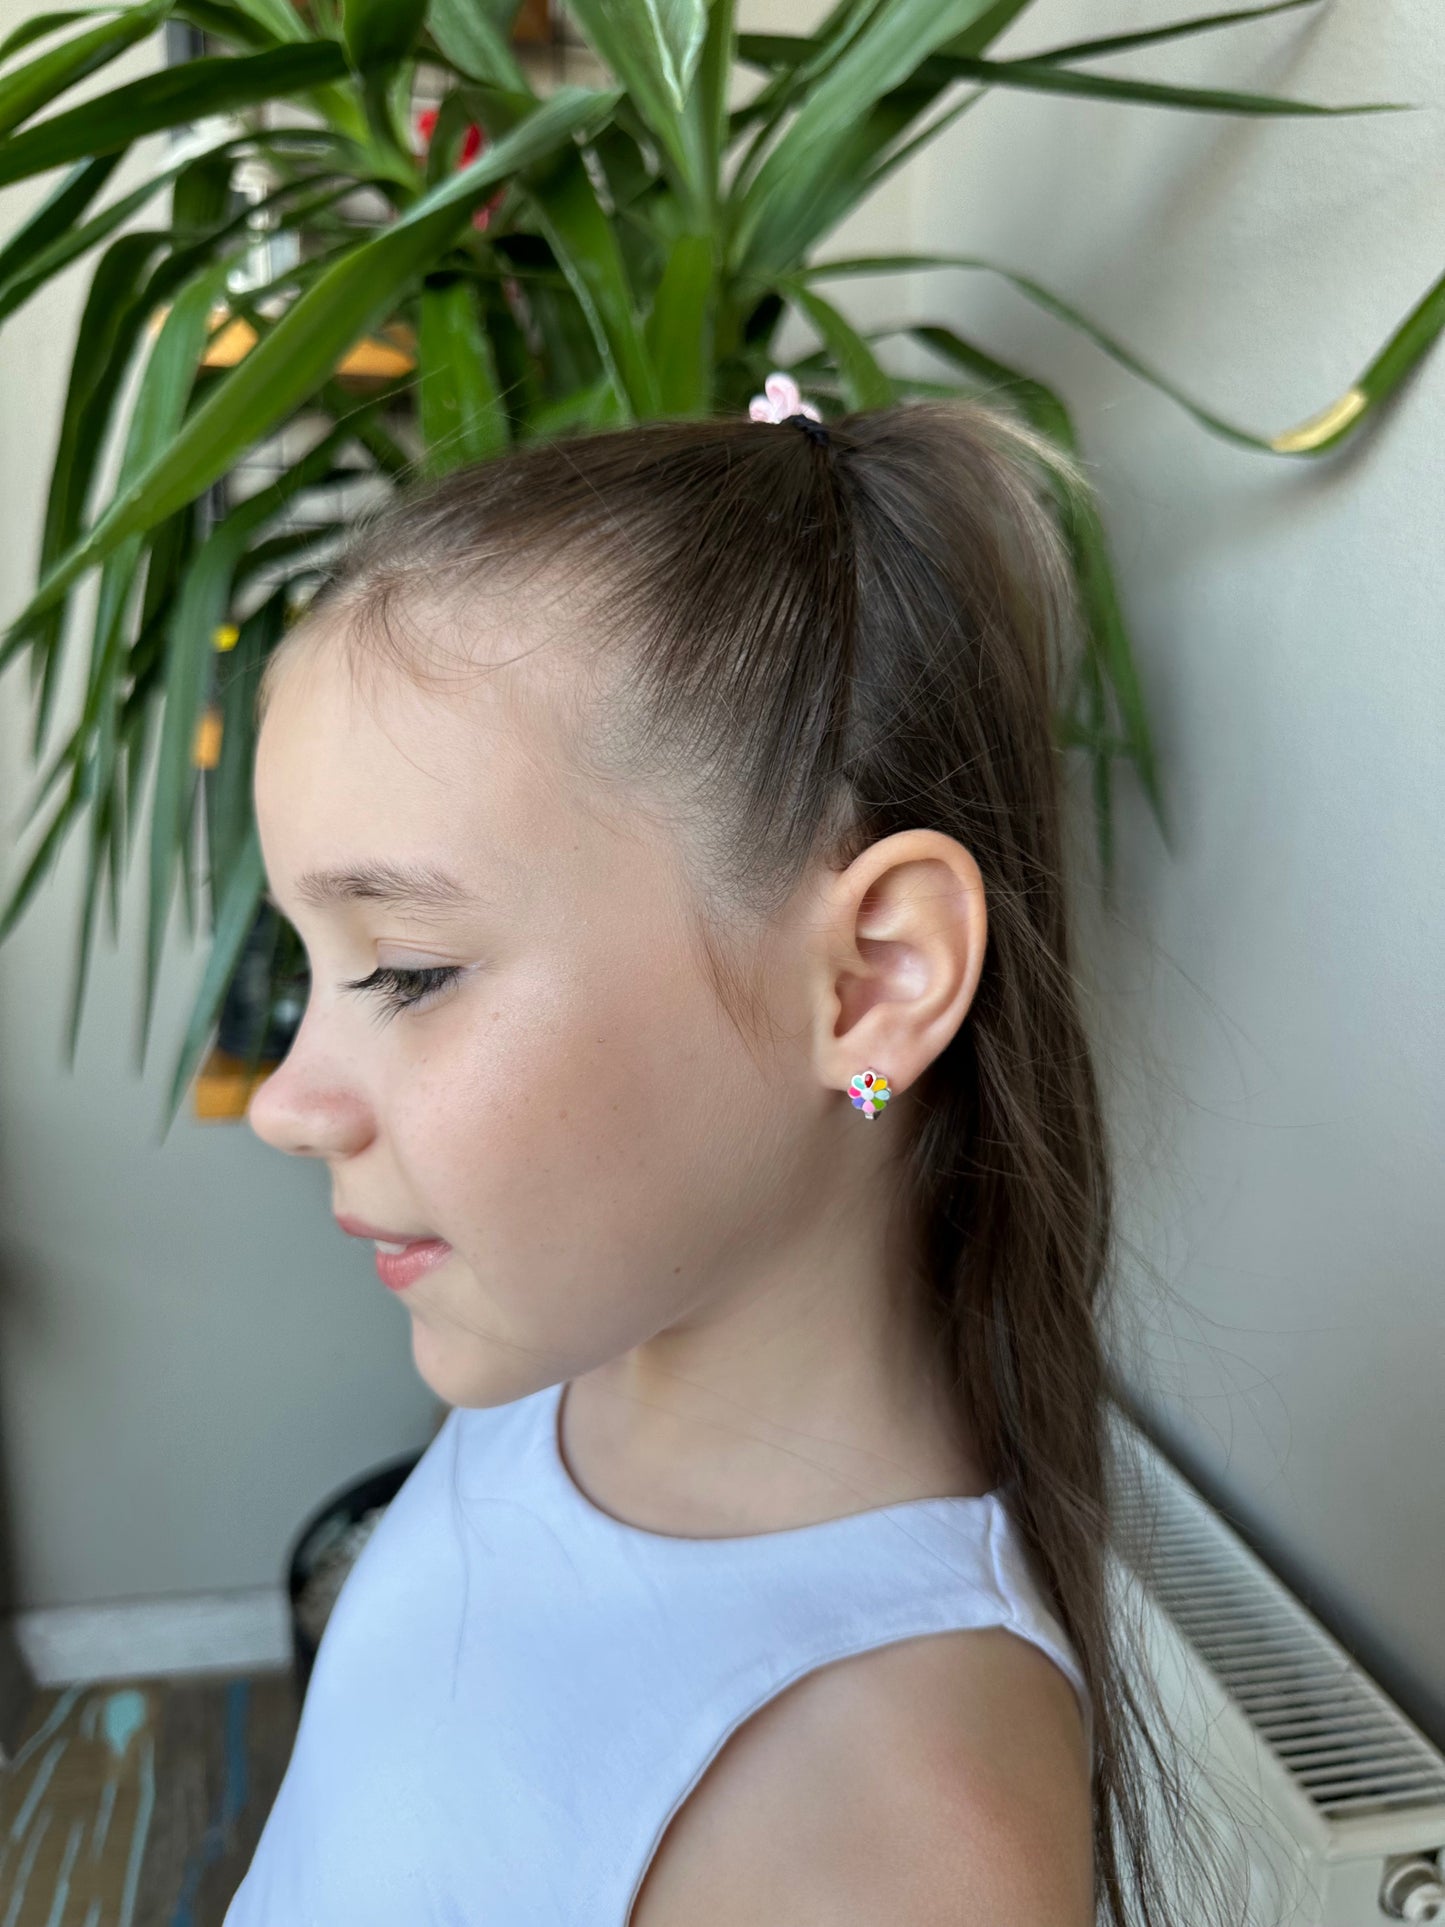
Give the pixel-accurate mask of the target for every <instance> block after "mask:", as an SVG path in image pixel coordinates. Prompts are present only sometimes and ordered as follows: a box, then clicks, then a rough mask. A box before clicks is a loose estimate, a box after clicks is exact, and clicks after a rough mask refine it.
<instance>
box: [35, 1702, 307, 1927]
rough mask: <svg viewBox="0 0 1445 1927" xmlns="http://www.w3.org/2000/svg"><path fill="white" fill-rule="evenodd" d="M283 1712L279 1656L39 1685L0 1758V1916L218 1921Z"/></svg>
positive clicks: (284, 1727)
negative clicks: (210, 1669)
mask: <svg viewBox="0 0 1445 1927" xmlns="http://www.w3.org/2000/svg"><path fill="white" fill-rule="evenodd" d="M298 1711H299V1709H298V1706H297V1703H296V1694H295V1687H294V1685H293V1681H292V1675H291V1673H290V1672H289V1670H288V1671H284V1672H268V1673H249V1674H220V1673H208V1674H193V1675H190V1676H189V1677H186V1678H179V1679H175V1678H166V1679H130V1680H117V1681H108V1682H104V1683H97V1684H89V1685H85V1686H65V1687H48V1688H41V1689H40V1690H39V1691H37V1693H36V1694H35V1697H34V1701H33V1703H32V1705H31V1708H30V1713H29V1721H28V1725H27V1727H26V1730H25V1733H24V1737H23V1739H22V1742H21V1744H20V1746H19V1748H18V1749H17V1752H16V1756H15V1760H14V1763H13V1765H12V1766H10V1767H9V1768H6V1767H0V1927H221V1922H222V1921H223V1920H224V1918H225V1913H226V1909H227V1907H228V1906H229V1905H230V1903H231V1896H232V1895H233V1894H234V1893H235V1891H236V1888H237V1887H238V1886H239V1885H240V1884H241V1879H242V1876H243V1875H244V1874H245V1871H246V1868H247V1867H248V1866H249V1865H250V1861H251V1854H252V1852H253V1850H254V1848H255V1845H256V1841H257V1840H258V1839H259V1837H260V1833H261V1828H262V1826H263V1825H264V1824H265V1820H266V1815H267V1814H268V1813H269V1812H270V1810H271V1803H272V1801H273V1800H274V1799H275V1797H276V1790H277V1788H278V1787H279V1786H280V1784H281V1777H282V1775H283V1774H284V1772H285V1770H286V1762H287V1761H288V1759H289V1758H290V1756H291V1746H292V1742H293V1741H294V1739H295V1736H296V1723H297V1718H298Z"/></svg>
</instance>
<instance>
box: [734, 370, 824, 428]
mask: <svg viewBox="0 0 1445 1927" xmlns="http://www.w3.org/2000/svg"><path fill="white" fill-rule="evenodd" d="M763 388H764V390H765V392H764V393H763V394H761V395H754V396H753V398H752V400H751V401H750V402H749V403H748V415H749V418H750V419H751V420H753V421H755V422H786V421H790V420H792V418H793V417H794V416H795V415H802V416H803V417H804V418H805V419H806V420H808V421H814V422H821V421H822V419H823V417H822V416H821V415H820V414H819V413H818V411H817V409H816V408H815V407H814V406H813V404H812V402H810V401H804V400H803V397H802V395H801V394H800V393H799V392H798V384H797V382H795V381H794V380H793V377H792V376H791V375H787V374H784V373H783V371H782V370H781V369H780V368H775V369H774V370H773V372H772V374H770V375H769V376H768V378H767V380H766V381H765V382H764V383H763Z"/></svg>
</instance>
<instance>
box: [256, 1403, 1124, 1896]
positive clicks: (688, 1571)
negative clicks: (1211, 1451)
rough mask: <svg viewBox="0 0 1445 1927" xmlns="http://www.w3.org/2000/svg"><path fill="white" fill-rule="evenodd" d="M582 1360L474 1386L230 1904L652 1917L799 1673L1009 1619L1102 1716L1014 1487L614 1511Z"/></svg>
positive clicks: (328, 1665) (390, 1532)
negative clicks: (1019, 1523)
mask: <svg viewBox="0 0 1445 1927" xmlns="http://www.w3.org/2000/svg"><path fill="white" fill-rule="evenodd" d="M563 1390H564V1387H563V1386H562V1385H552V1386H548V1387H546V1388H544V1389H543V1390H542V1391H539V1392H535V1393H532V1394H529V1395H528V1396H527V1397H526V1398H522V1399H517V1400H515V1401H513V1402H512V1403H510V1404H507V1405H501V1406H493V1407H490V1408H486V1409H481V1410H478V1409H474V1408H471V1407H455V1408H453V1410H452V1411H451V1413H450V1414H449V1415H448V1417H447V1419H446V1422H445V1423H444V1424H443V1425H442V1427H441V1429H440V1430H439V1431H438V1433H437V1434H436V1436H435V1438H434V1439H433V1440H432V1442H431V1444H430V1445H429V1446H428V1447H427V1449H426V1451H425V1452H424V1453H423V1454H422V1456H421V1458H420V1460H419V1461H418V1462H417V1464H416V1466H415V1467H414V1468H413V1470H412V1472H411V1474H410V1476H409V1477H408V1478H407V1481H406V1483H405V1485H404V1486H403V1487H402V1488H401V1490H400V1492H398V1494H397V1495H396V1497H395V1498H394V1499H393V1500H392V1502H391V1504H390V1505H389V1506H388V1508H387V1510H386V1512H385V1513H384V1514H383V1516H382V1518H381V1520H380V1521H379V1523H378V1524H377V1526H376V1529H375V1530H374V1531H373V1533H372V1535H371V1537H370V1538H369V1539H368V1540H367V1542H366V1544H365V1545H364V1546H363V1548H362V1551H361V1555H360V1557H359V1558H358V1559H357V1561H356V1563H355V1565H354V1566H353V1567H352V1569H351V1571H350V1573H349V1574H348V1575H347V1578H346V1581H345V1584H344V1585H343V1586H342V1588H341V1592H340V1595H339V1597H338V1598H337V1601H336V1604H335V1606H334V1607H333V1609H332V1612H331V1616H330V1618H329V1619H328V1621H327V1623H326V1628H325V1631H324V1633H323V1635H322V1638H321V1643H320V1646H319V1648H318V1651H317V1655H316V1662H315V1665H314V1667H313V1669H312V1674H311V1678H310V1681H309V1683H308V1686H307V1691H306V1698H305V1702H304V1704H303V1707H302V1711H301V1720H300V1725H299V1727H298V1730H297V1734H296V1740H295V1745H294V1747H293V1749H292V1753H291V1758H290V1761H289V1764H288V1765H287V1769H286V1773H285V1777H284V1779H283V1780H282V1783H281V1787H280V1790H279V1792H278V1794H277V1796H276V1800H275V1804H274V1805H273V1807H272V1809H271V1812H270V1814H269V1815H268V1817H267V1820H266V1823H265V1827H264V1829H263V1831H262V1833H261V1837H260V1840H259V1842H258V1843H257V1847H256V1852H255V1855H254V1857H253V1859H252V1861H251V1865H250V1869H249V1871H248V1872H247V1874H246V1877H245V1879H244V1880H243V1881H242V1883H241V1885H240V1887H239V1889H238V1890H237V1892H236V1894H235V1896H234V1898H233V1900H232V1902H231V1905H230V1908H229V1910H228V1912H227V1914H226V1918H225V1922H224V1927H626V1922H627V1918H628V1915H629V1913H630V1912H631V1909H632V1904H633V1901H634V1900H635V1898H636V1895H637V1892H638V1889H639V1888H640V1887H641V1885H642V1878H643V1875H644V1873H645V1872H646V1870H647V1866H648V1863H649V1861H650V1860H651V1858H652V1856H653V1854H654V1852H655V1851H656V1849H657V1848H658V1846H659V1845H660V1844H661V1841H662V1836H663V1833H664V1831H665V1830H666V1828H667V1825H668V1823H669V1821H670V1820H671V1818H672V1816H673V1814H674V1813H675V1812H676V1811H677V1810H678V1808H679V1807H680V1806H681V1805H682V1803H683V1801H684V1800H685V1799H686V1797H687V1795H688V1794H689V1793H690V1792H691V1790H692V1788H693V1787H694V1786H695V1785H696V1784H697V1782H698V1781H699V1780H700V1779H701V1778H702V1775H703V1773H704V1771H705V1770H706V1768H707V1766H708V1765H709V1763H710V1762H711V1761H712V1759H713V1758H714V1756H715V1755H716V1754H717V1753H718V1752H719V1751H720V1749H721V1748H722V1746H723V1744H724V1742H725V1741H726V1740H727V1739H728V1737H729V1736H730V1735H731V1734H732V1733H733V1731H734V1730H735V1729H736V1728H737V1727H738V1726H739V1725H741V1723H742V1722H743V1721H744V1720H746V1719H747V1718H748V1717H749V1715H750V1714H753V1713H756V1712H757V1711H758V1709H759V1708H760V1707H761V1706H763V1705H764V1704H765V1703H766V1702H767V1701H768V1700H770V1699H771V1698H772V1697H773V1696H774V1695H775V1694H776V1693H779V1692H781V1691H782V1690H783V1689H784V1688H785V1687H786V1686H788V1685H789V1684H790V1682H792V1681H793V1680H796V1679H798V1678H800V1677H801V1676H802V1675H803V1674H805V1673H809V1672H812V1671H813V1670H814V1669H815V1668H816V1667H819V1666H825V1665H827V1664H828V1663H829V1662H830V1661H833V1660H838V1659H843V1658H846V1657H847V1656H848V1655H850V1654H852V1653H859V1652H864V1651H866V1650H868V1649H869V1648H871V1647H876V1646H885V1645H889V1644H891V1643H892V1642H893V1641H895V1640H901V1639H912V1638H916V1637H917V1636H918V1635H920V1634H923V1633H937V1632H948V1631H952V1630H953V1629H955V1628H958V1627H972V1626H1004V1627H1007V1628H1009V1629H1010V1630H1011V1631H1013V1632H1015V1633H1018V1634H1020V1635H1022V1637H1023V1638H1025V1639H1027V1640H1030V1641H1031V1642H1032V1643H1033V1644H1034V1645H1036V1646H1038V1647H1040V1648H1042V1650H1043V1651H1044V1652H1045V1653H1047V1654H1048V1656H1049V1657H1050V1658H1051V1659H1052V1660H1053V1661H1054V1662H1055V1663H1056V1664H1057V1665H1058V1666H1059V1667H1060V1668H1061V1669H1062V1671H1063V1672H1064V1673H1065V1674H1066V1676H1067V1677H1068V1678H1069V1680H1070V1682H1071V1683H1072V1684H1073V1686H1074V1689H1075V1691H1076V1692H1077V1694H1078V1695H1079V1699H1080V1703H1081V1706H1082V1710H1083V1714H1084V1720H1085V1724H1086V1726H1087V1728H1088V1730H1089V1734H1090V1753H1091V1755H1092V1734H1093V1722H1092V1718H1091V1714H1090V1708H1089V1703H1088V1695H1087V1692H1086V1691H1085V1688H1084V1683H1083V1678H1082V1674H1081V1672H1080V1669H1079V1666H1078V1663H1077V1659H1076V1657H1075V1654H1074V1652H1073V1650H1072V1648H1071V1646H1070V1644H1069V1642H1068V1641H1067V1639H1066V1638H1065V1636H1064V1633H1063V1631H1062V1630H1061V1628H1060V1626H1059V1623H1058V1621H1057V1619H1056V1618H1055V1617H1054V1615H1053V1614H1052V1612H1051V1611H1050V1610H1049V1608H1048V1607H1047V1606H1046V1604H1045V1602H1044V1599H1043V1597H1042V1595H1041V1592H1040V1589H1039V1588H1038V1587H1037V1586H1036V1584H1035V1582H1034V1580H1033V1578H1032V1576H1031V1574H1030V1570H1029V1567H1028V1564H1027V1562H1026V1560H1025V1557H1024V1548H1023V1545H1022V1542H1021V1539H1020V1537H1019V1535H1018V1529H1017V1527H1016V1526H1015V1525H1014V1524H1013V1522H1012V1520H1011V1518H1010V1516H1009V1514H1008V1512H1007V1511H1006V1509H1005V1506H1004V1503H1003V1500H1002V1498H1001V1496H1000V1495H999V1493H998V1492H990V1493H987V1494H985V1495H983V1496H982V1497H976V1498H932V1499H912V1500H905V1501H904V1502H902V1503H900V1504H897V1505H890V1506H883V1507H879V1508H875V1509H873V1510H871V1511H867V1512H857V1513H853V1514H851V1515H849V1516H847V1517H845V1518H840V1519H828V1520H824V1521H822V1522H821V1523H818V1524H815V1525H806V1526H799V1527H796V1528H794V1529H791V1530H785V1531H781V1532H767V1533H758V1534H754V1535H752V1536H750V1537H746V1538H726V1539H687V1538H677V1537H673V1536H671V1535H668V1534H664V1533H656V1532H648V1531H644V1530H642V1529H641V1528H639V1527H636V1526H631V1525H627V1524H624V1523H623V1522H622V1521H620V1520H618V1519H614V1518H613V1517H612V1516H611V1514H609V1513H606V1512H603V1511H601V1510H600V1509H599V1508H598V1507H597V1506H595V1505H594V1504H593V1503H592V1501H591V1500H590V1499H588V1498H587V1497H586V1496H585V1495H584V1494H583V1493H582V1491H581V1490H580V1488H579V1487H578V1486H577V1485H576V1484H575V1482H574V1481H573V1479H572V1476H571V1474H570V1473H569V1471H568V1470H567V1467H566V1464H565V1462H564V1460H563V1458H562V1453H561V1448H560V1445H559V1441H558V1411H559V1408H560V1405H561V1400H562V1394H563Z"/></svg>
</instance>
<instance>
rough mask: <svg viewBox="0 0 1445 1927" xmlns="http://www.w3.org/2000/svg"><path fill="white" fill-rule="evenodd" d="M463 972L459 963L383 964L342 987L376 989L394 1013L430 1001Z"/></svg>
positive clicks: (383, 1001)
mask: <svg viewBox="0 0 1445 1927" xmlns="http://www.w3.org/2000/svg"><path fill="white" fill-rule="evenodd" d="M461 974H462V973H461V968H460V966H459V965H457V964H437V965H435V966H433V968H432V969H430V970H394V969H392V968H391V967H390V966H389V965H385V964H383V965H381V966H379V967H378V968H377V969H375V970H373V971H372V973H371V975H370V976H369V977H359V978H357V979H356V980H355V982H353V983H348V984H343V985H342V988H343V989H344V990H370V991H373V992H374V993H375V994H376V995H377V996H378V997H379V998H380V999H381V1001H382V1003H383V1004H384V1005H385V1007H386V1008H385V1011H384V1013H383V1015H384V1016H390V1015H394V1014H395V1013H396V1012H397V1011H399V1010H413V1009H415V1008H416V1006H417V1005H419V1004H427V1003H430V1002H431V1001H432V999H433V998H435V997H437V996H439V995H440V994H441V992H442V991H443V990H445V989H446V988H447V986H448V985H449V984H450V983H452V982H453V981H454V979H456V978H457V977H460V976H461Z"/></svg>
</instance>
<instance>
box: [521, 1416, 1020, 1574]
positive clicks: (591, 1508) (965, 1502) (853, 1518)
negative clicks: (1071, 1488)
mask: <svg viewBox="0 0 1445 1927" xmlns="http://www.w3.org/2000/svg"><path fill="white" fill-rule="evenodd" d="M570 1382H571V1381H570V1380H568V1379H563V1380H561V1381H560V1383H558V1384H556V1385H553V1386H550V1387H549V1388H548V1390H547V1391H546V1393H545V1395H543V1396H542V1397H541V1398H539V1401H538V1417H539V1420H540V1421H541V1432H542V1437H543V1442H544V1443H543V1459H544V1462H545V1464H546V1469H547V1476H548V1478H549V1479H550V1481H551V1484H552V1486H553V1488H554V1489H555V1490H556V1492H557V1493H558V1494H559V1496H560V1498H561V1500H562V1502H563V1503H564V1504H565V1505H568V1506H570V1507H571V1508H572V1510H573V1511H574V1512H580V1513H583V1514H585V1516H586V1517H587V1518H589V1519H592V1520H594V1521H595V1522H596V1524H597V1525H598V1527H599V1528H601V1529H602V1530H604V1531H607V1532H611V1533H615V1534H617V1535H618V1536H619V1537H622V1538H627V1539H636V1540H645V1541H649V1542H652V1543H655V1544H659V1545H664V1546H732V1547H735V1548H736V1547H739V1546H757V1545H769V1544H773V1543H779V1544H781V1543H784V1542H787V1543H791V1544H797V1543H799V1542H800V1541H802V1540H807V1539H820V1538H824V1537H827V1536H829V1535H839V1534H843V1533H846V1532H849V1531H852V1532H856V1531H857V1530H858V1529H859V1526H860V1525H861V1523H862V1522H863V1521H864V1520H881V1519H897V1518H910V1517H915V1516H918V1515H920V1514H923V1513H928V1512H932V1513H939V1512H944V1513H955V1512H957V1511H959V1510H960V1509H963V1510H966V1511H968V1512H973V1513H977V1514H979V1515H980V1516H987V1515H989V1514H991V1513H993V1512H994V1511H996V1510H997V1509H999V1508H1000V1507H1001V1505H1002V1494H1001V1493H1000V1491H999V1489H998V1488H997V1487H996V1486H995V1487H993V1488H992V1489H991V1490H989V1491H988V1492H976V1493H953V1494H947V1493H943V1494H935V1495H934V1496H933V1497H932V1498H924V1499H900V1500H897V1501H895V1503H894V1504H892V1505H882V1506H869V1507H866V1508H865V1509H864V1510H863V1511H861V1512H844V1513H840V1514H839V1515H838V1516H837V1517H836V1518H833V1519H815V1520H813V1521H812V1523H811V1524H809V1525H801V1526H780V1527H778V1528H777V1529H776V1530H775V1531H772V1532H745V1533H728V1534H710V1535H705V1536H697V1535H690V1534H688V1533H682V1532H653V1531H651V1530H649V1528H648V1527H646V1526H636V1525H632V1524H631V1523H630V1522H629V1521H628V1520H626V1519H619V1518H617V1517H616V1516H615V1515H614V1514H613V1513H611V1512H605V1511H604V1510H603V1509H602V1507H601V1506H599V1505H596V1504H594V1503H593V1501H592V1500H591V1499H589V1498H588V1496H587V1494H586V1493H585V1492H584V1491H583V1490H582V1488H581V1486H580V1485H578V1483H577V1481H576V1480H575V1479H574V1478H573V1476H572V1473H571V1470H570V1469H569V1467H568V1465H567V1461H566V1459H565V1457H564V1456H563V1452H562V1406H563V1402H564V1400H565V1398H566V1395H567V1387H568V1385H569V1383H570Z"/></svg>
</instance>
